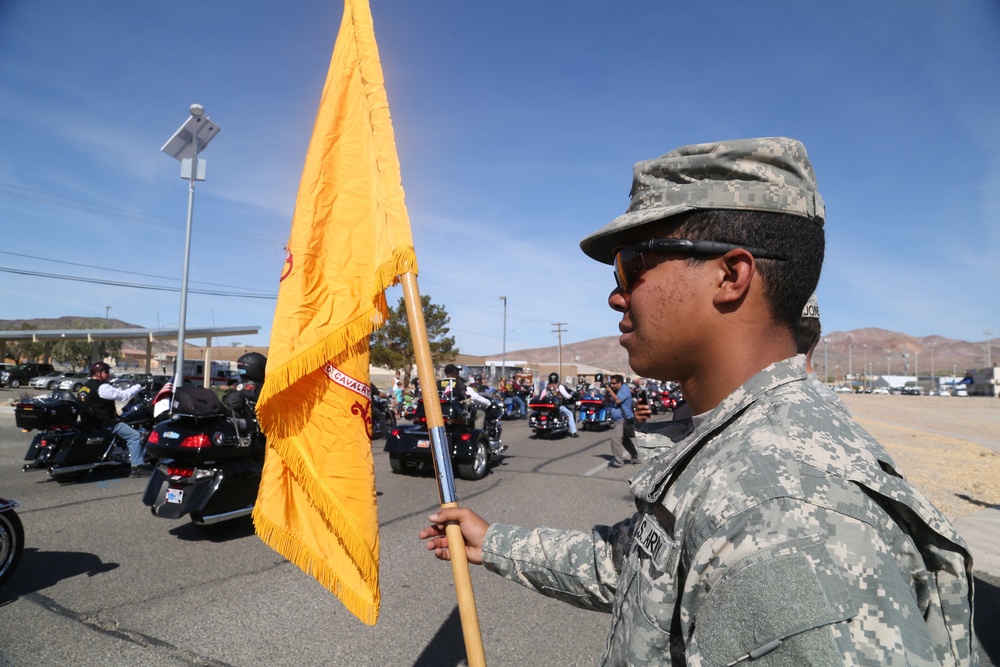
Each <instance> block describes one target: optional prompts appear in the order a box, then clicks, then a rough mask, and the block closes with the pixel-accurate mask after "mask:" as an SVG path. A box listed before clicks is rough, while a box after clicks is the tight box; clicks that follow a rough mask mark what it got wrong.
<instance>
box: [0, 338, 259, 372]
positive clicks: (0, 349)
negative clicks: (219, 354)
mask: <svg viewBox="0 0 1000 667" xmlns="http://www.w3.org/2000/svg"><path fill="white" fill-rule="evenodd" d="M258 333H260V327H259V326H245V327H211V328H204V329H187V330H185V331H184V340H185V342H186V341H187V339H189V338H204V339H205V357H204V361H205V367H206V368H208V367H209V366H210V365H211V364H209V360H210V359H209V356H210V352H211V350H212V339H213V338H222V337H224V336H249V335H254V334H258ZM179 335H180V330H179V329H51V330H47V331H32V330H30V329H29V330H25V331H0V354H3V353H6V351H7V341H16V340H30V341H32V342H33V343H45V342H53V343H54V342H57V341H61V340H85V341H87V342H88V343H92V344H93V345H94V348H95V354H94V355H93V356H96V347H97V342H98V341H102V340H145V341H146V372H147V373H149V372H150V368H151V362H152V360H153V343H156V342H173V341H176V340H177V339H178V336H179ZM205 379H206V382H207V381H208V375H207V374H206V376H205Z"/></svg>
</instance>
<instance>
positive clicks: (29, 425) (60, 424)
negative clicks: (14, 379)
mask: <svg viewBox="0 0 1000 667" xmlns="http://www.w3.org/2000/svg"><path fill="white" fill-rule="evenodd" d="M78 414H79V409H78V408H77V405H76V402H75V401H65V400H60V399H56V398H48V397H45V398H36V399H34V400H32V401H25V402H23V403H18V404H17V405H16V406H14V421H15V422H16V423H17V427H18V428H20V429H24V430H25V431H31V430H33V429H39V430H44V429H51V428H69V427H70V426H73V425H74V424H76V418H77V415H78Z"/></svg>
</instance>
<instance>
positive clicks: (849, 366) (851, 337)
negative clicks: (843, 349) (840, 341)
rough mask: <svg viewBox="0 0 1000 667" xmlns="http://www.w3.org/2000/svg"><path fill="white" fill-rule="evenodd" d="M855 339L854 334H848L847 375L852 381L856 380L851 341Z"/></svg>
mask: <svg viewBox="0 0 1000 667" xmlns="http://www.w3.org/2000/svg"><path fill="white" fill-rule="evenodd" d="M853 340H854V334H847V377H848V378H850V380H851V382H854V364H853V363H852V362H851V341H853Z"/></svg>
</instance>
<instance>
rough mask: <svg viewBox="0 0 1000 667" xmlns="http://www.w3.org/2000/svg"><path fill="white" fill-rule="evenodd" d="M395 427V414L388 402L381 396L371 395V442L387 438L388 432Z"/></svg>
mask: <svg viewBox="0 0 1000 667" xmlns="http://www.w3.org/2000/svg"><path fill="white" fill-rule="evenodd" d="M395 427H396V414H395V413H394V412H393V411H392V408H391V407H389V402H388V401H387V400H386V399H385V398H384V397H383V396H381V395H379V396H376V395H375V394H372V440H381V439H382V438H387V437H389V431H391V430H392V429H393V428H395Z"/></svg>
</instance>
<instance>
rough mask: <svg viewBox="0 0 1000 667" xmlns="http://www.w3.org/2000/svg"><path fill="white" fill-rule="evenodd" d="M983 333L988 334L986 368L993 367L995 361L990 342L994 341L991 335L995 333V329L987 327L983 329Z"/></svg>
mask: <svg viewBox="0 0 1000 667" xmlns="http://www.w3.org/2000/svg"><path fill="white" fill-rule="evenodd" d="M983 335H984V336H986V368H993V361H992V360H991V359H990V343H991V342H993V341H992V340H991V339H990V337H991V336H992V335H993V329H990V328H989V327H986V328H985V329H983Z"/></svg>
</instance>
